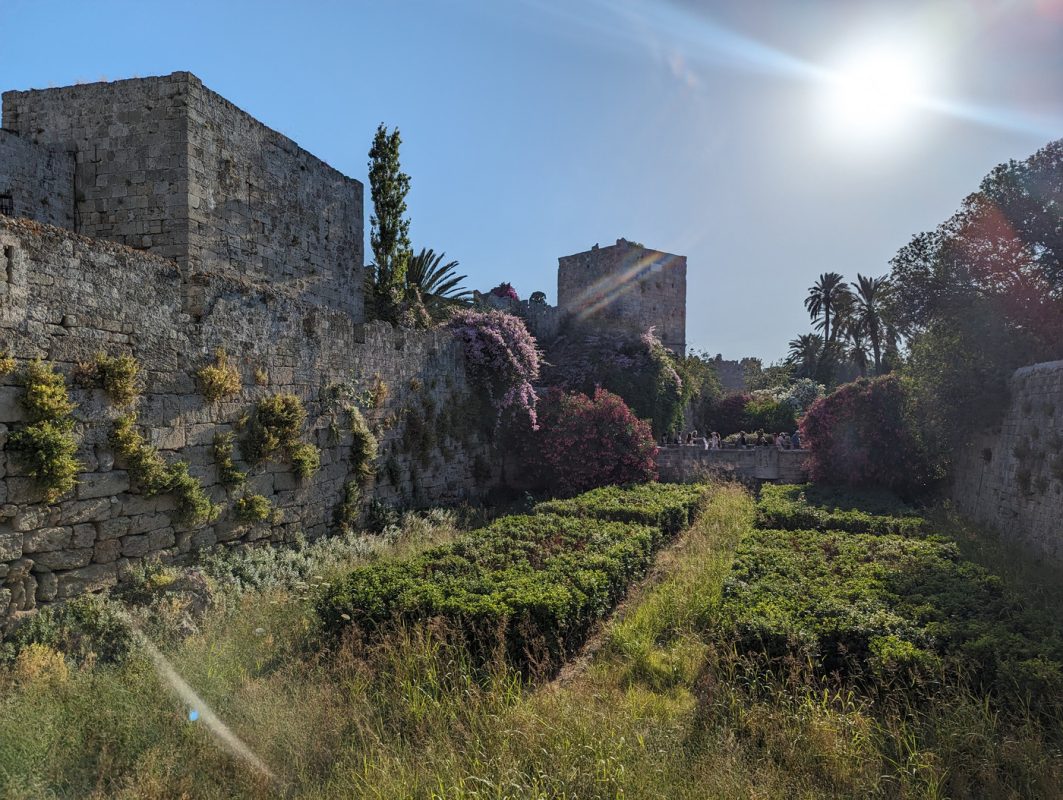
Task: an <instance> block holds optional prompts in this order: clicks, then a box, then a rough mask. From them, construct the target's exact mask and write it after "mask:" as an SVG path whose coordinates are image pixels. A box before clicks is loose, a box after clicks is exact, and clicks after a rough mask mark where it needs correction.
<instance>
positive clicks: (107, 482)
mask: <svg viewBox="0 0 1063 800" xmlns="http://www.w3.org/2000/svg"><path fill="white" fill-rule="evenodd" d="M78 477H79V480H80V483H79V484H78V489H77V496H78V499H80V500H88V499H91V498H94V497H113V496H114V495H116V494H121V493H122V492H127V491H129V473H127V472H125V471H124V470H112V471H111V472H93V473H86V474H84V475H80V476H78Z"/></svg>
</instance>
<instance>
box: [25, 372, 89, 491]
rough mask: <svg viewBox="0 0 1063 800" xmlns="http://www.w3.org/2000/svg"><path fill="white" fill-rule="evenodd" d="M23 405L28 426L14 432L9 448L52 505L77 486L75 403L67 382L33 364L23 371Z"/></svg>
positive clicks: (60, 376) (78, 469)
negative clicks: (72, 400)
mask: <svg viewBox="0 0 1063 800" xmlns="http://www.w3.org/2000/svg"><path fill="white" fill-rule="evenodd" d="M22 405H23V407H24V408H25V410H26V415H27V417H28V418H29V425H27V426H26V427H25V428H23V429H22V430H20V431H16V432H15V433H14V434H13V435H12V437H11V446H12V448H13V449H15V450H16V451H17V452H18V454H19V456H20V458H21V459H22V460H23V461H24V462H25V463H26V465H27V467H28V470H29V474H30V476H31V477H33V478H34V479H35V480H36V481H37V484H38V485H39V486H40V487H41V488H42V489H43V490H44V497H45V500H46V501H47V502H49V503H54V502H55V501H56V500H58V499H59V498H60V497H62V496H63V495H64V494H66V493H67V492H69V491H70V490H72V489H73V488H74V487H75V486H76V485H77V474H78V472H79V471H80V469H81V464H80V463H79V462H78V460H77V459H76V458H74V454H75V453H76V452H77V441H76V440H75V438H74V434H73V430H74V419H73V417H72V416H71V413H72V412H73V410H74V407H75V406H74V403H73V402H71V400H70V396H69V395H68V393H67V388H66V381H65V380H64V379H63V376H62V375H60V374H58V373H57V372H55V371H54V370H53V368H52V366H51V365H50V364H45V363H42V362H40V361H34V362H32V363H31V364H30V365H29V366H28V367H26V374H25V394H24V395H23V398H22Z"/></svg>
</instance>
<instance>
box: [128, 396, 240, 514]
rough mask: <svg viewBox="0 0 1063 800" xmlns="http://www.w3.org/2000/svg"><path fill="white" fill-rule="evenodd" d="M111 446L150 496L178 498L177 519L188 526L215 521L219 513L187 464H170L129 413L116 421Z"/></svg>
mask: <svg viewBox="0 0 1063 800" xmlns="http://www.w3.org/2000/svg"><path fill="white" fill-rule="evenodd" d="M111 444H112V445H113V446H114V448H115V452H116V453H117V455H118V457H119V458H121V459H122V460H123V461H124V462H125V465H126V467H127V468H128V469H129V474H130V476H131V477H132V478H133V479H134V480H136V481H137V483H139V484H140V487H141V488H142V489H143V491H144V494H146V495H147V496H149V497H152V496H155V495H159V494H173V495H174V496H175V497H176V498H177V519H178V520H179V521H181V522H184V523H186V524H189V525H204V524H207V523H209V522H213V521H214V520H215V519H216V518H217V516H218V513H219V512H220V510H221V509H220V508H218V506H216V505H214V504H213V503H212V502H211V501H210V498H209V497H208V496H207V493H206V492H205V491H204V490H203V485H202V484H201V483H200V482H199V481H198V480H196V478H194V477H193V476H192V475H190V474H189V472H188V464H187V463H185V462H184V461H178V462H176V463H174V464H167V463H166V461H165V460H164V459H163V457H162V456H161V455H160V454H159V451H158V450H156V449H155V448H154V447H152V446H151V445H149V444H148V443H147V442H145V441H144V437H143V436H141V435H140V431H138V430H137V429H136V415H134V414H126V415H125V416H122V417H119V418H118V419H117V420H115V423H114V428H113V430H112V431H111Z"/></svg>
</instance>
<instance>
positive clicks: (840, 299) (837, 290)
mask: <svg viewBox="0 0 1063 800" xmlns="http://www.w3.org/2000/svg"><path fill="white" fill-rule="evenodd" d="M848 299H849V289H848V287H847V286H846V285H845V278H844V277H842V275H840V274H839V273H837V272H824V273H823V274H822V275H820V276H819V280H817V281H816V282H815V283H814V284H812V286H810V287H808V297H806V298H805V308H806V309H808V314H809V316H810V317H812V320H813V321H814V322H819V318H820V317H823V321H822V322H819V324H817V326H816V327H817V328H820V329H822V331H823V341H824V342H828V343H829V342H832V341H834V339H835V338H837V335H838V332H837V330H836V328H837V326H835V327H833V328H832V327H831V317H832V316H833V315H835V314H836V312H837V311H839V309H840V308H841V307H843V306H844V305H845V304H846V301H847V300H848Z"/></svg>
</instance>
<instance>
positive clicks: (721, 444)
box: [661, 430, 801, 450]
mask: <svg viewBox="0 0 1063 800" xmlns="http://www.w3.org/2000/svg"><path fill="white" fill-rule="evenodd" d="M661 444H678V445H686V446H689V447H703V448H705V449H706V450H724V449H727V448H728V447H731V448H734V449H738V450H745V449H747V448H750V447H772V446H774V447H777V448H778V449H779V450H800V449H801V434H800V433H799V432H798V431H794V432H793V433H785V432H783V431H780V432H779V433H775V434H771V433H765V432H764V431H763V430H759V431H757V432H756V433H755V434H752V433H751V434H747V433H746V432H745V431H741V432H739V434H738V437H737V438H736V440H735V441H734V442H733V443H732V444H730V445H728V444H727V443H726V442H725V441H724V439H723V438H721V436H720V434H719V433H717V432H716V431H713V432H712V433H710V434H709V435H708V436H701V435H699V434H698V432H697V431H689V432H688V433H687V434H685V435H681V434H676V435H675V437H674V441H673V442H668V441H666V440H665V441H662V442H661Z"/></svg>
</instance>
